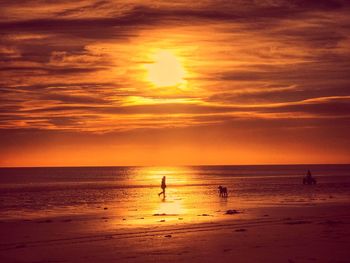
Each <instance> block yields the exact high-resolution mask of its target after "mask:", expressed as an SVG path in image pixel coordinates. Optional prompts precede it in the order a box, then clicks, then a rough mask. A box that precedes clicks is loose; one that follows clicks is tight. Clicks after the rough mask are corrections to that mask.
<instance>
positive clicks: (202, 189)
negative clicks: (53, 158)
mask: <svg viewBox="0 0 350 263" xmlns="http://www.w3.org/2000/svg"><path fill="white" fill-rule="evenodd" d="M308 169H310V170H311V171H312V173H313V175H314V176H315V177H316V178H317V181H318V184H317V185H316V186H304V185H302V184H301V179H302V177H303V176H304V175H305V173H306V171H307V170H308ZM162 176H166V177H167V186H168V187H167V199H166V202H161V201H160V199H159V197H158V195H157V193H158V192H159V191H160V188H159V187H160V180H161V178H162ZM218 185H224V186H227V187H228V189H229V198H228V199H226V200H225V201H223V199H221V198H219V197H218V195H217V186H218ZM349 201H350V165H264V166H192V167H60V168H56V167H52V168H0V219H15V218H16V219H18V218H24V219H25V218H36V217H50V216H66V215H87V214H94V213H97V212H99V211H100V210H101V209H103V208H104V207H108V208H109V209H113V211H115V214H116V215H119V216H120V217H127V216H133V215H135V214H136V213H135V211H138V212H137V215H138V216H147V215H150V214H152V213H158V212H159V213H163V212H164V213H176V214H179V215H180V214H181V215H183V214H186V213H202V212H203V213H204V212H205V213H211V212H214V211H216V210H217V209H221V208H223V205H224V206H225V207H232V206H234V207H237V208H240V209H241V208H244V207H251V206H281V205H304V204H318V203H334V202H349ZM133 211H134V213H133Z"/></svg>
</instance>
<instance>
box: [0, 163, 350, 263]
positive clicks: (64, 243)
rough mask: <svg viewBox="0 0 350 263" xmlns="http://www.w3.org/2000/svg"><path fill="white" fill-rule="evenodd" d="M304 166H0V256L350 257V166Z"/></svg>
mask: <svg viewBox="0 0 350 263" xmlns="http://www.w3.org/2000/svg"><path fill="white" fill-rule="evenodd" d="M303 169H304V167H300V166H286V167H273V166H268V167H258V168H257V167H250V168H249V169H248V168H247V167H243V168H242V167H192V168H188V167H187V168H186V167H182V168H179V167H177V168H174V167H173V168H155V167H150V168H142V169H141V168H123V169H121V168H113V167H111V168H108V169H107V168H94V169H90V168H84V169H83V168H66V169H63V168H60V169H58V168H52V169H45V170H43V169H34V170H30V169H17V170H8V169H7V170H6V169H3V170H1V172H2V176H1V177H0V180H1V183H2V184H1V186H0V190H1V194H2V195H1V196H2V198H1V205H2V209H1V210H0V232H1V237H0V261H1V262H161V261H164V262H287V263H293V262H295V263H297V262H334V263H344V262H350V261H349V258H350V252H349V249H348V247H349V242H350V198H349V186H350V184H349V179H348V176H347V175H348V166H315V167H313V169H314V170H315V171H316V172H317V174H318V177H317V179H318V184H317V185H310V186H307V185H306V186H305V185H302V184H301V180H300V179H301V178H300V176H299V175H298V174H299V171H301V170H303ZM57 174H59V176H56V175H57ZM27 175H30V176H27ZM162 175H166V176H167V178H168V187H167V190H166V198H165V199H163V198H162V196H158V193H159V191H160V188H159V183H160V179H161V178H162ZM220 184H222V185H225V186H227V187H228V189H229V191H228V197H227V198H224V197H220V196H219V195H218V191H217V185H220Z"/></svg>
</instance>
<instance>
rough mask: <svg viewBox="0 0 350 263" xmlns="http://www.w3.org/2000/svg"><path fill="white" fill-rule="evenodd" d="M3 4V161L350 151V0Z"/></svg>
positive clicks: (254, 157) (253, 159)
mask: <svg viewBox="0 0 350 263" xmlns="http://www.w3.org/2000/svg"><path fill="white" fill-rule="evenodd" d="M0 9H1V10H2V12H1V13H0V32H1V34H0V100H1V104H0V105H1V106H0V108H1V111H0V135H1V142H0V165H1V166H27V165H178V164H255V163H258V164H260V163H349V162H350V139H349V136H348V134H349V132H350V86H349V85H350V74H349V73H350V38H349V36H350V16H349V14H350V4H349V2H348V1H345V0H343V1H342V0H338V1H337V0H320V1H301V0H246V1H219V0H217V1H216V0H207V1H199V2H196V3H193V1H174V2H173V1H171V2H168V1H137V0H134V1H104V0H83V1H67V0H59V1H52V2H49V1H43V0H27V1H16V0H14V1H3V2H0Z"/></svg>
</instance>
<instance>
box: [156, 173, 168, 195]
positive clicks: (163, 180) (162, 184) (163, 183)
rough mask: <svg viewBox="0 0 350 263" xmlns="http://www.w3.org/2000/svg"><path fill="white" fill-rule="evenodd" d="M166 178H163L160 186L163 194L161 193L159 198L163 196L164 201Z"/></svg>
mask: <svg viewBox="0 0 350 263" xmlns="http://www.w3.org/2000/svg"><path fill="white" fill-rule="evenodd" d="M165 179H166V178H165V176H163V178H162V183H161V185H160V187H161V188H162V190H163V191H162V192H160V193H159V194H158V196H160V195H161V194H163V199H164V198H165V188H166V183H165Z"/></svg>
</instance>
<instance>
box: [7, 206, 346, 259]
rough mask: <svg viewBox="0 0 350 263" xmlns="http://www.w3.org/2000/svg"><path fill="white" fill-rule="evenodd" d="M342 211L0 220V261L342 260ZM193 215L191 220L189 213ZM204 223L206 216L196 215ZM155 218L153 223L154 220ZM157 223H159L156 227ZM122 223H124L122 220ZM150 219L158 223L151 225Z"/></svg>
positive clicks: (316, 209)
mask: <svg viewBox="0 0 350 263" xmlns="http://www.w3.org/2000/svg"><path fill="white" fill-rule="evenodd" d="M349 211H350V205H349V204H344V205H332V206H323V205H318V206H305V207H287V208H281V207H280V208H276V207H274V208H273V207H271V208H264V209H251V210H246V211H245V212H244V213H247V214H249V219H244V218H242V217H241V219H239V217H238V214H232V215H223V217H219V218H217V217H210V219H208V220H204V221H203V222H201V223H187V222H186V220H184V219H182V220H178V223H168V222H167V220H168V218H169V217H170V218H172V217H174V216H171V215H170V216H168V215H160V216H157V215H154V216H153V217H154V218H153V221H154V223H152V224H144V223H142V221H143V219H141V218H140V219H139V221H140V222H139V223H140V224H139V226H134V227H131V226H130V225H127V224H125V227H122V226H121V223H120V222H113V220H114V218H113V216H112V215H110V214H108V213H107V214H106V215H105V216H104V217H85V218H84V217H70V218H49V219H45V220H15V221H2V222H1V223H0V229H1V233H2V234H1V244H0V259H1V262H162V261H164V262H288V263H292V262H339V263H340V262H349V258H350V252H349V241H350V212H349ZM197 216H198V215H197ZM204 217H206V216H204ZM158 218H159V220H158ZM163 220H164V221H165V222H164V221H163ZM124 221H126V220H124ZM155 221H159V222H158V223H157V222H155Z"/></svg>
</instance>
